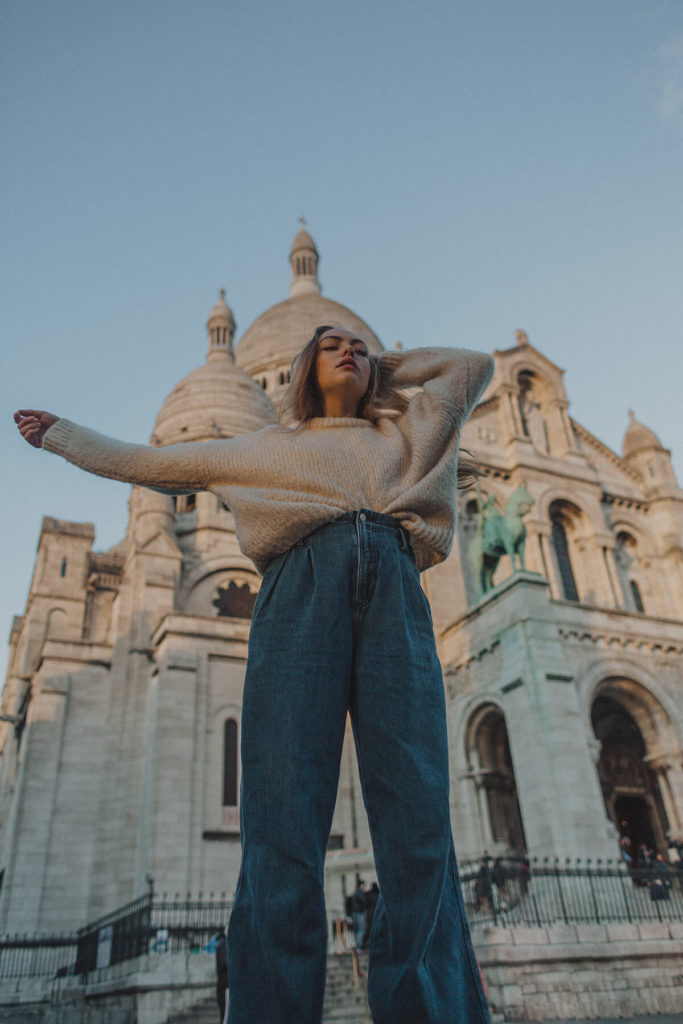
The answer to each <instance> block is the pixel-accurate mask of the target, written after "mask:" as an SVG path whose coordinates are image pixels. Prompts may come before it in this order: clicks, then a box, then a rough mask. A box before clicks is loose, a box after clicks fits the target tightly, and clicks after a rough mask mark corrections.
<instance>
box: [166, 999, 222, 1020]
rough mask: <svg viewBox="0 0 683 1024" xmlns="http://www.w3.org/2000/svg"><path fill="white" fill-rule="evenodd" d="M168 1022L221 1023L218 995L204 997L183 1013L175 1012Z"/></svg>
mask: <svg viewBox="0 0 683 1024" xmlns="http://www.w3.org/2000/svg"><path fill="white" fill-rule="evenodd" d="M167 1024H219V1021H218V1003H217V1002H216V997H215V996H212V998H211V999H202V1000H201V1002H198V1003H195V1004H194V1006H190V1007H188V1009H187V1010H183V1011H182V1012H181V1013H176V1014H173V1016H172V1017H169V1018H168V1022H167Z"/></svg>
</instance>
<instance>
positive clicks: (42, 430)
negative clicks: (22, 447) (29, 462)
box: [14, 409, 59, 448]
mask: <svg viewBox="0 0 683 1024" xmlns="http://www.w3.org/2000/svg"><path fill="white" fill-rule="evenodd" d="M58 419H59V416H53V415H52V413H51V412H41V410H40V409H19V411H18V412H15V414H14V422H15V423H16V425H17V427H18V428H19V433H20V434H21V436H22V437H23V439H24V440H25V441H28V443H29V444H32V445H33V447H34V448H42V447H43V438H44V437H45V435H46V434H47V432H48V430H49V429H50V427H51V426H53V425H54V424H55V423H56V422H57V420H58Z"/></svg>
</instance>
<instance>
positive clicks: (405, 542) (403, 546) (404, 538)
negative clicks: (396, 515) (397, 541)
mask: <svg viewBox="0 0 683 1024" xmlns="http://www.w3.org/2000/svg"><path fill="white" fill-rule="evenodd" d="M398 535H399V537H400V538H401V551H405V550H406V548H407V547H408V544H409V541H408V537H407V536H406V531H405V530H404V529H403V527H402V526H399V528H398Z"/></svg>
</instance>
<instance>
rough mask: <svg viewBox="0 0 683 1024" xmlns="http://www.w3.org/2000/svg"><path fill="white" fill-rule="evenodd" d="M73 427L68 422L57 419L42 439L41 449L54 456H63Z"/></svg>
mask: <svg viewBox="0 0 683 1024" xmlns="http://www.w3.org/2000/svg"><path fill="white" fill-rule="evenodd" d="M73 430H74V425H73V423H71V421H70V420H63V419H59V420H57V422H56V423H53V425H52V426H51V427H50V429H49V430H48V432H47V433H46V435H45V437H44V438H43V448H44V449H45V451H48V452H55V454H56V455H64V453H65V452H66V451H67V450H68V448H69V445H70V442H71V438H72V436H73Z"/></svg>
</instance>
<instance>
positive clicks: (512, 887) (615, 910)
mask: <svg viewBox="0 0 683 1024" xmlns="http://www.w3.org/2000/svg"><path fill="white" fill-rule="evenodd" d="M460 880H461V883H462V889H463V896H464V899H465V905H466V908H467V912H468V916H469V918H470V921H471V922H472V923H473V924H479V923H482V924H486V923H492V924H497V925H501V926H504V927H506V928H515V927H529V926H546V925H552V924H604V923H608V922H625V923H641V922H662V921H683V873H677V872H675V871H674V870H673V868H670V867H669V866H668V865H665V864H664V865H662V864H660V865H659V866H658V867H655V868H651V869H643V870H638V871H630V872H629V871H628V870H627V868H626V866H625V864H623V863H622V862H621V861H599V860H596V861H591V860H586V861H580V860H576V861H569V860H567V861H564V862H561V861H559V860H551V859H549V858H546V859H544V860H541V859H538V858H533V859H529V858H514V857H503V858H493V857H489V856H488V855H486V856H484V857H482V858H481V860H480V861H478V862H476V863H474V864H469V865H464V866H463V867H462V869H461V873H460ZM231 909H232V900H231V899H228V898H227V896H226V894H225V893H220V894H214V893H208V894H206V895H203V894H201V893H200V894H199V895H198V896H196V897H192V896H190V895H189V894H188V895H187V896H186V897H185V898H181V897H180V895H179V894H178V893H176V894H175V895H173V896H171V895H168V894H166V893H164V894H163V895H161V896H156V895H154V894H153V893H152V892H150V893H148V894H147V895H145V896H140V897H139V898H138V899H136V900H132V901H131V902H130V903H127V904H126V905H125V906H123V907H120V908H119V909H118V910H115V911H113V912H112V913H111V914H107V915H105V916H104V917H101V918H99V919H98V920H97V921H94V922H92V923H91V924H89V925H87V926H86V927H85V928H81V929H80V930H79V931H78V933H77V934H76V935H61V936H54V935H53V936H40V935H33V936H27V935H24V936H19V935H14V936H2V937H0V981H2V980H7V979H9V978H18V977H38V976H42V977H53V978H54V977H60V976H64V975H67V974H70V975H71V974H75V975H85V974H87V973H89V972H91V971H93V970H96V969H97V968H101V967H108V966H110V965H112V964H116V963H121V962H122V961H125V960H128V959H131V958H133V957H137V956H141V955H144V954H147V953H151V954H159V955H162V954H164V953H177V952H181V951H188V952H199V951H201V950H206V951H207V952H209V953H210V952H213V940H214V938H215V936H216V934H217V932H218V931H219V930H220V929H222V928H224V927H225V925H226V924H227V922H228V919H229V917H230V911H231ZM338 917H339V920H338V921H337V922H336V925H335V928H336V931H335V932H334V934H333V935H332V938H331V941H332V947H331V948H335V947H338V946H339V945H340V943H341V948H347V946H348V941H347V940H346V939H345V935H344V925H345V919H344V915H343V914H342V915H338Z"/></svg>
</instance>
